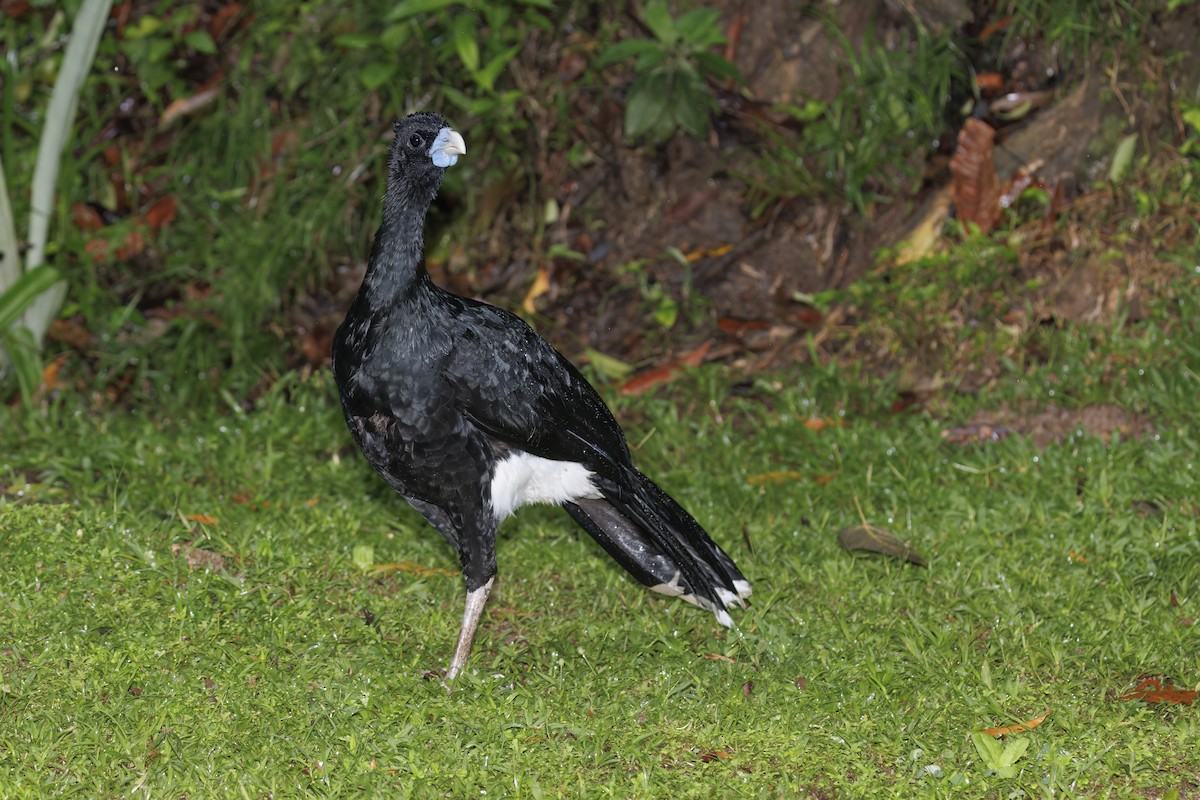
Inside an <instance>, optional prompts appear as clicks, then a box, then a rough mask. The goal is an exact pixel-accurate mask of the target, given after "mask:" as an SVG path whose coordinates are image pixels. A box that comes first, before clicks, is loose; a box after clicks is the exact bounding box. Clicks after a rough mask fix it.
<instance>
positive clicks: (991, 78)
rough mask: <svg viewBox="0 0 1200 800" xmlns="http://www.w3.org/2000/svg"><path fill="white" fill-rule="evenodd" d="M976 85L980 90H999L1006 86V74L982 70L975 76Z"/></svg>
mask: <svg viewBox="0 0 1200 800" xmlns="http://www.w3.org/2000/svg"><path fill="white" fill-rule="evenodd" d="M975 87H976V88H977V89H979V91H980V92H999V91H1000V90H1002V89H1003V88H1004V76H1003V75H1001V74H1000V73H999V72H980V73H979V74H977V75H976V76H975Z"/></svg>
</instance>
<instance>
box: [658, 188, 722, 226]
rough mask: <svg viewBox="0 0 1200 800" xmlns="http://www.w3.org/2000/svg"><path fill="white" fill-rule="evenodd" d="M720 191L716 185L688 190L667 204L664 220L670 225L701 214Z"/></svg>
mask: <svg viewBox="0 0 1200 800" xmlns="http://www.w3.org/2000/svg"><path fill="white" fill-rule="evenodd" d="M719 191H720V190H719V189H718V188H717V187H716V186H706V187H704V188H702V189H695V190H693V191H690V192H688V193H687V194H685V195H684V196H683V197H681V198H679V199H678V200H676V201H675V202H674V203H671V205H669V206H667V210H666V212H665V213H664V214H663V221H664V222H665V223H667V224H668V225H678V224H680V223H682V222H687V221H688V220H689V219H691V218H692V217H694V216H696V215H697V214H699V213H700V211H701V210H702V209H703V208H704V207H705V206H706V205H708V203H709V201H710V200H712V199H714V198H715V197H716V196H717V193H718V192H719Z"/></svg>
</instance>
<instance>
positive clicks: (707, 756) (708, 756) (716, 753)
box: [700, 750, 733, 764]
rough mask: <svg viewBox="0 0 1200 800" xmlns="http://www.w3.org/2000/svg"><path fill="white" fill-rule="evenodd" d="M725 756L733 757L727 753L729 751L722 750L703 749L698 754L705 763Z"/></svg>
mask: <svg viewBox="0 0 1200 800" xmlns="http://www.w3.org/2000/svg"><path fill="white" fill-rule="evenodd" d="M726 758H733V756H731V755H729V753H726V752H725V751H724V750H705V751H704V752H703V753H701V754H700V760H701V761H703V762H704V763H705V764H711V763H712V762H714V761H717V760H721V759H726Z"/></svg>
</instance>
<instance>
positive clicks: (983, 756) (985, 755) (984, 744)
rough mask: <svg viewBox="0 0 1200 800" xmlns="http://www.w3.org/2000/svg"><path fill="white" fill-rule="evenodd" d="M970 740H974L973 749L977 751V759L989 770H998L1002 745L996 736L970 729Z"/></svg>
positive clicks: (1002, 752)
mask: <svg viewBox="0 0 1200 800" xmlns="http://www.w3.org/2000/svg"><path fill="white" fill-rule="evenodd" d="M971 741H972V742H974V744H975V750H976V752H978V753H979V759H980V760H981V761H983V765H984V766H985V767H987V768H988V769H990V770H993V771H998V770H999V769H1000V757H1001V756H1002V755H1003V754H1004V745H1002V744H1001V743H1000V741H999V740H998V739H996V737H994V736H989V735H988V734H986V733H983V732H982V731H972V732H971Z"/></svg>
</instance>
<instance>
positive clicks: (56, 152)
mask: <svg viewBox="0 0 1200 800" xmlns="http://www.w3.org/2000/svg"><path fill="white" fill-rule="evenodd" d="M111 9H112V0H84V2H83V5H82V6H81V7H80V9H79V14H78V15H77V16H76V17H75V25H74V27H73V28H72V29H71V41H70V42H68V43H67V50H66V52H65V53H64V54H63V60H62V65H61V66H60V67H59V70H58V79H57V80H55V82H54V91H53V93H52V94H51V95H50V105H49V107H48V108H47V109H46V123H45V124H44V125H43V126H42V139H41V142H40V143H39V145H38V157H37V164H36V166H35V167H34V170H33V191H32V193H31V197H30V201H31V202H30V205H31V207H32V210H31V214H30V219H29V252H28V254H27V255H26V257H25V258H26V261H25V267H26V269H33V268H34V267H38V266H40V265H41V263H42V260H43V259H44V258H45V254H46V239H47V237H48V234H49V232H50V217H51V214H52V213H53V210H54V190H55V187H56V186H57V185H58V171H59V166H60V163H61V158H62V152H63V148H64V147H65V146H66V143H67V137H68V136H69V135H70V133H71V130H72V129H73V128H74V127H75V111H76V109H78V107H79V92H80V90H81V89H82V88H83V82H84V80H85V79H86V78H87V76H88V73H89V72H91V69H92V62H93V61H95V59H96V48H97V47H98V46H99V44H100V36H101V35H102V34H103V33H104V28H105V26H106V25H107V24H108V14H109V11H110V10H111ZM66 291H67V287H66V284H63V283H59V284H57V285H55V286H54V287H53V288H52V289H51V290H50V291H48V292H46V293H45V294H43V295H42V296H41V297H39V298H38V299H37V300H36V301H34V303H33V305H32V306H31V307H30V309H29V311H28V312H27V313H26V315H25V324H26V325H27V326H28V328H29V330H30V331H32V332H33V338H34V341H35V342H37V343H38V344H39V345H40V344H41V341H42V337H43V336H44V335H45V333H46V329H47V328H48V327H50V321H51V320H52V319H54V316H55V315H56V314H57V313H58V309H59V307H60V306H61V305H62V299H63V295H65V294H66Z"/></svg>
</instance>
